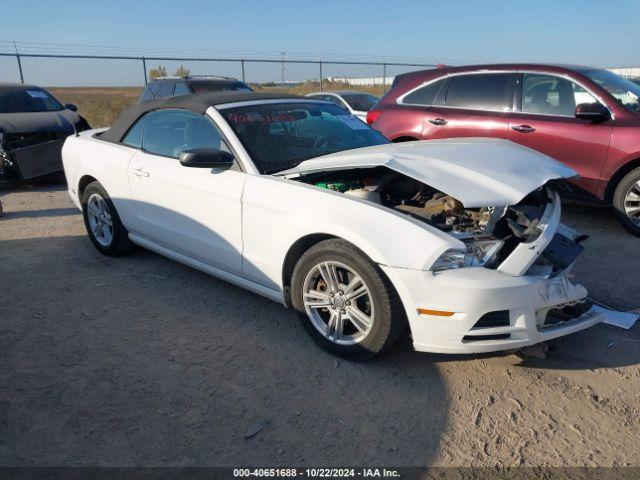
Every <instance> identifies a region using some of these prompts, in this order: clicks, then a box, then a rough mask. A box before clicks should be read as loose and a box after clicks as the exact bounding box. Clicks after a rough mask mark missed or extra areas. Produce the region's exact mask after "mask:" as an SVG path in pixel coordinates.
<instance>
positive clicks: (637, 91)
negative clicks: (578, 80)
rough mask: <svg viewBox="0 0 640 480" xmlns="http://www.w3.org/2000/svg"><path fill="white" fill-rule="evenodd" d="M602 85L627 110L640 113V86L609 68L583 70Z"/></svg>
mask: <svg viewBox="0 0 640 480" xmlns="http://www.w3.org/2000/svg"><path fill="white" fill-rule="evenodd" d="M582 73H583V74H584V75H586V76H587V77H589V78H590V79H591V80H592V81H593V82H595V83H597V84H598V85H600V86H601V87H602V88H604V89H605V90H606V91H607V92H609V93H610V94H611V95H613V96H614V98H615V99H616V100H617V101H618V102H619V103H620V104H621V105H623V106H624V107H625V108H626V109H627V110H631V111H632V112H634V113H640V103H639V101H638V99H640V86H639V85H638V84H636V83H633V82H632V81H631V80H627V79H626V78H622V77H621V76H619V75H616V74H615V73H613V72H609V71H608V70H588V71H585V72H582Z"/></svg>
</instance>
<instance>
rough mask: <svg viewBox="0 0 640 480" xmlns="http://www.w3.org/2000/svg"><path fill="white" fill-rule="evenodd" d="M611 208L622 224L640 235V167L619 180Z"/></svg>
mask: <svg viewBox="0 0 640 480" xmlns="http://www.w3.org/2000/svg"><path fill="white" fill-rule="evenodd" d="M613 208H614V209H615V211H616V215H617V217H618V220H620V223H622V226H623V227H624V228H626V229H627V230H628V231H629V232H631V233H632V234H633V235H636V236H638V237H640V168H636V169H635V170H631V171H630V172H629V173H627V174H626V175H625V176H624V178H623V179H622V180H620V183H618V186H617V187H616V190H615V192H614V194H613Z"/></svg>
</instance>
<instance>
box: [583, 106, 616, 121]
mask: <svg viewBox="0 0 640 480" xmlns="http://www.w3.org/2000/svg"><path fill="white" fill-rule="evenodd" d="M576 118H582V119H584V120H591V121H592V122H594V123H595V122H604V121H605V120H609V118H610V115H609V110H608V109H607V107H605V106H604V105H602V104H601V103H598V102H595V103H581V104H580V105H578V106H577V107H576Z"/></svg>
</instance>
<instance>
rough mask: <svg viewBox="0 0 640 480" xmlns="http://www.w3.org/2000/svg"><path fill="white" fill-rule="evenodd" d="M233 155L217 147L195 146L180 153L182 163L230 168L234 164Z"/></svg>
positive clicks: (194, 165)
mask: <svg viewBox="0 0 640 480" xmlns="http://www.w3.org/2000/svg"><path fill="white" fill-rule="evenodd" d="M234 160H235V159H234V157H233V155H231V154H230V153H229V152H225V151H223V150H218V149H217V148H194V149H193V150H185V151H184V152H182V153H181V154H180V163H181V164H182V165H183V166H184V167H191V168H220V169H225V170H226V169H228V168H231V167H232V166H233V161H234Z"/></svg>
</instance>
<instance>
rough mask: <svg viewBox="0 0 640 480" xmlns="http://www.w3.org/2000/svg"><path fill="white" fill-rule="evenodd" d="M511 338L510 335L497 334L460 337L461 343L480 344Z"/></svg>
mask: <svg viewBox="0 0 640 480" xmlns="http://www.w3.org/2000/svg"><path fill="white" fill-rule="evenodd" d="M505 338H511V334H510V333H498V334H495V335H465V336H464V337H462V341H463V342H480V341H482V340H504V339H505Z"/></svg>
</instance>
